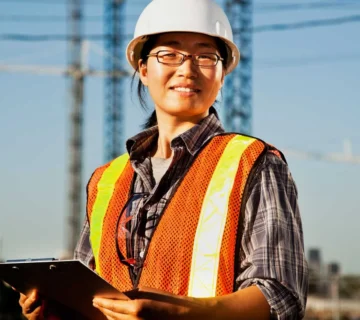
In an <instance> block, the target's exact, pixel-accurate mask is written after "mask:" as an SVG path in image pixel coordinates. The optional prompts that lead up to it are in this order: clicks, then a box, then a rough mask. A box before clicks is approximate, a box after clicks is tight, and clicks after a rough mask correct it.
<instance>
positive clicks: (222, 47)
mask: <svg viewBox="0 0 360 320" xmlns="http://www.w3.org/2000/svg"><path fill="white" fill-rule="evenodd" d="M158 37H159V34H158V35H152V36H149V38H148V40H147V41H146V42H145V43H144V45H143V47H142V49H141V52H140V59H141V60H142V63H146V62H147V59H148V56H147V55H148V54H149V53H150V51H151V49H152V48H153V47H154V45H155V43H156V41H157V39H158ZM215 42H216V46H217V48H218V50H219V53H220V56H221V57H222V58H223V59H224V60H223V61H222V63H223V67H224V68H225V69H226V67H227V65H226V63H227V60H228V55H229V52H230V49H229V48H228V46H227V45H226V44H225V42H224V41H223V40H221V39H219V38H215ZM138 71H139V67H137V68H136V71H135V72H134V74H133V75H132V78H131V88H133V86H134V81H135V78H136V76H137V72H138ZM145 94H146V90H145V86H144V85H143V84H142V82H141V80H140V79H138V83H137V96H138V99H139V101H140V104H141V107H142V108H143V109H144V110H147V109H148V108H147V105H146V97H145ZM215 102H216V101H215ZM155 125H157V118H156V112H155V110H154V111H153V112H152V113H151V115H150V117H148V118H147V119H146V121H145V123H144V124H143V126H142V127H143V128H144V129H147V128H150V127H153V126H155Z"/></svg>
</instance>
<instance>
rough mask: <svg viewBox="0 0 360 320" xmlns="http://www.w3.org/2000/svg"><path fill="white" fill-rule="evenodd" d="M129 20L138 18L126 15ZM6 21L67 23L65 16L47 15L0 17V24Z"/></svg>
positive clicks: (89, 18) (95, 18)
mask: <svg viewBox="0 0 360 320" xmlns="http://www.w3.org/2000/svg"><path fill="white" fill-rule="evenodd" d="M126 17H127V18H129V19H135V18H138V17H139V16H138V15H127V16H126ZM82 19H83V20H84V21H85V22H92V21H96V22H97V21H99V22H102V21H103V20H104V17H103V16H101V15H98V16H83V17H82ZM2 21H6V22H9V21H10V22H20V23H24V22H36V23H38V22H51V23H53V22H68V20H67V17H65V16H49V15H12V14H9V15H0V22H2Z"/></svg>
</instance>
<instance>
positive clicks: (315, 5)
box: [254, 1, 360, 13]
mask: <svg viewBox="0 0 360 320" xmlns="http://www.w3.org/2000/svg"><path fill="white" fill-rule="evenodd" d="M359 5H360V3H359V2H334V3H326V2H323V1H321V2H309V3H293V4H275V5H271V4H264V5H262V6H258V7H255V9H254V13H268V12H276V11H292V10H312V9H349V7H351V8H353V7H358V6H359Z"/></svg>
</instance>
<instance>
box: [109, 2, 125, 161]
mask: <svg viewBox="0 0 360 320" xmlns="http://www.w3.org/2000/svg"><path fill="white" fill-rule="evenodd" d="M124 11H125V0H105V14H104V19H105V20H104V21H105V34H106V35H107V38H106V42H105V49H106V51H107V52H108V53H109V54H110V56H111V57H116V59H111V58H106V59H105V70H106V71H107V72H108V73H109V74H110V75H109V76H108V77H107V78H106V79H105V160H106V161H109V160H111V159H114V158H115V157H117V156H119V155H120V154H121V153H122V151H123V143H124V141H123V138H122V137H123V136H124V132H125V128H124V113H125V108H124V105H123V102H124V97H123V96H124V81H125V79H124V76H123V75H121V74H119V71H121V70H123V69H124V66H125V65H126V62H125V61H124V52H125V50H124V41H123V37H124V34H125V14H124Z"/></svg>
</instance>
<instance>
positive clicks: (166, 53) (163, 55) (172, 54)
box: [159, 52, 178, 59]
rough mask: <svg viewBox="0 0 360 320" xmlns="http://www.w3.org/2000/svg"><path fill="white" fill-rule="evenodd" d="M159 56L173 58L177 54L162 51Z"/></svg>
mask: <svg viewBox="0 0 360 320" xmlns="http://www.w3.org/2000/svg"><path fill="white" fill-rule="evenodd" d="M159 56H160V57H161V58H163V59H174V58H176V57H177V56H178V55H177V54H176V52H162V53H161V54H160V55H159Z"/></svg>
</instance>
